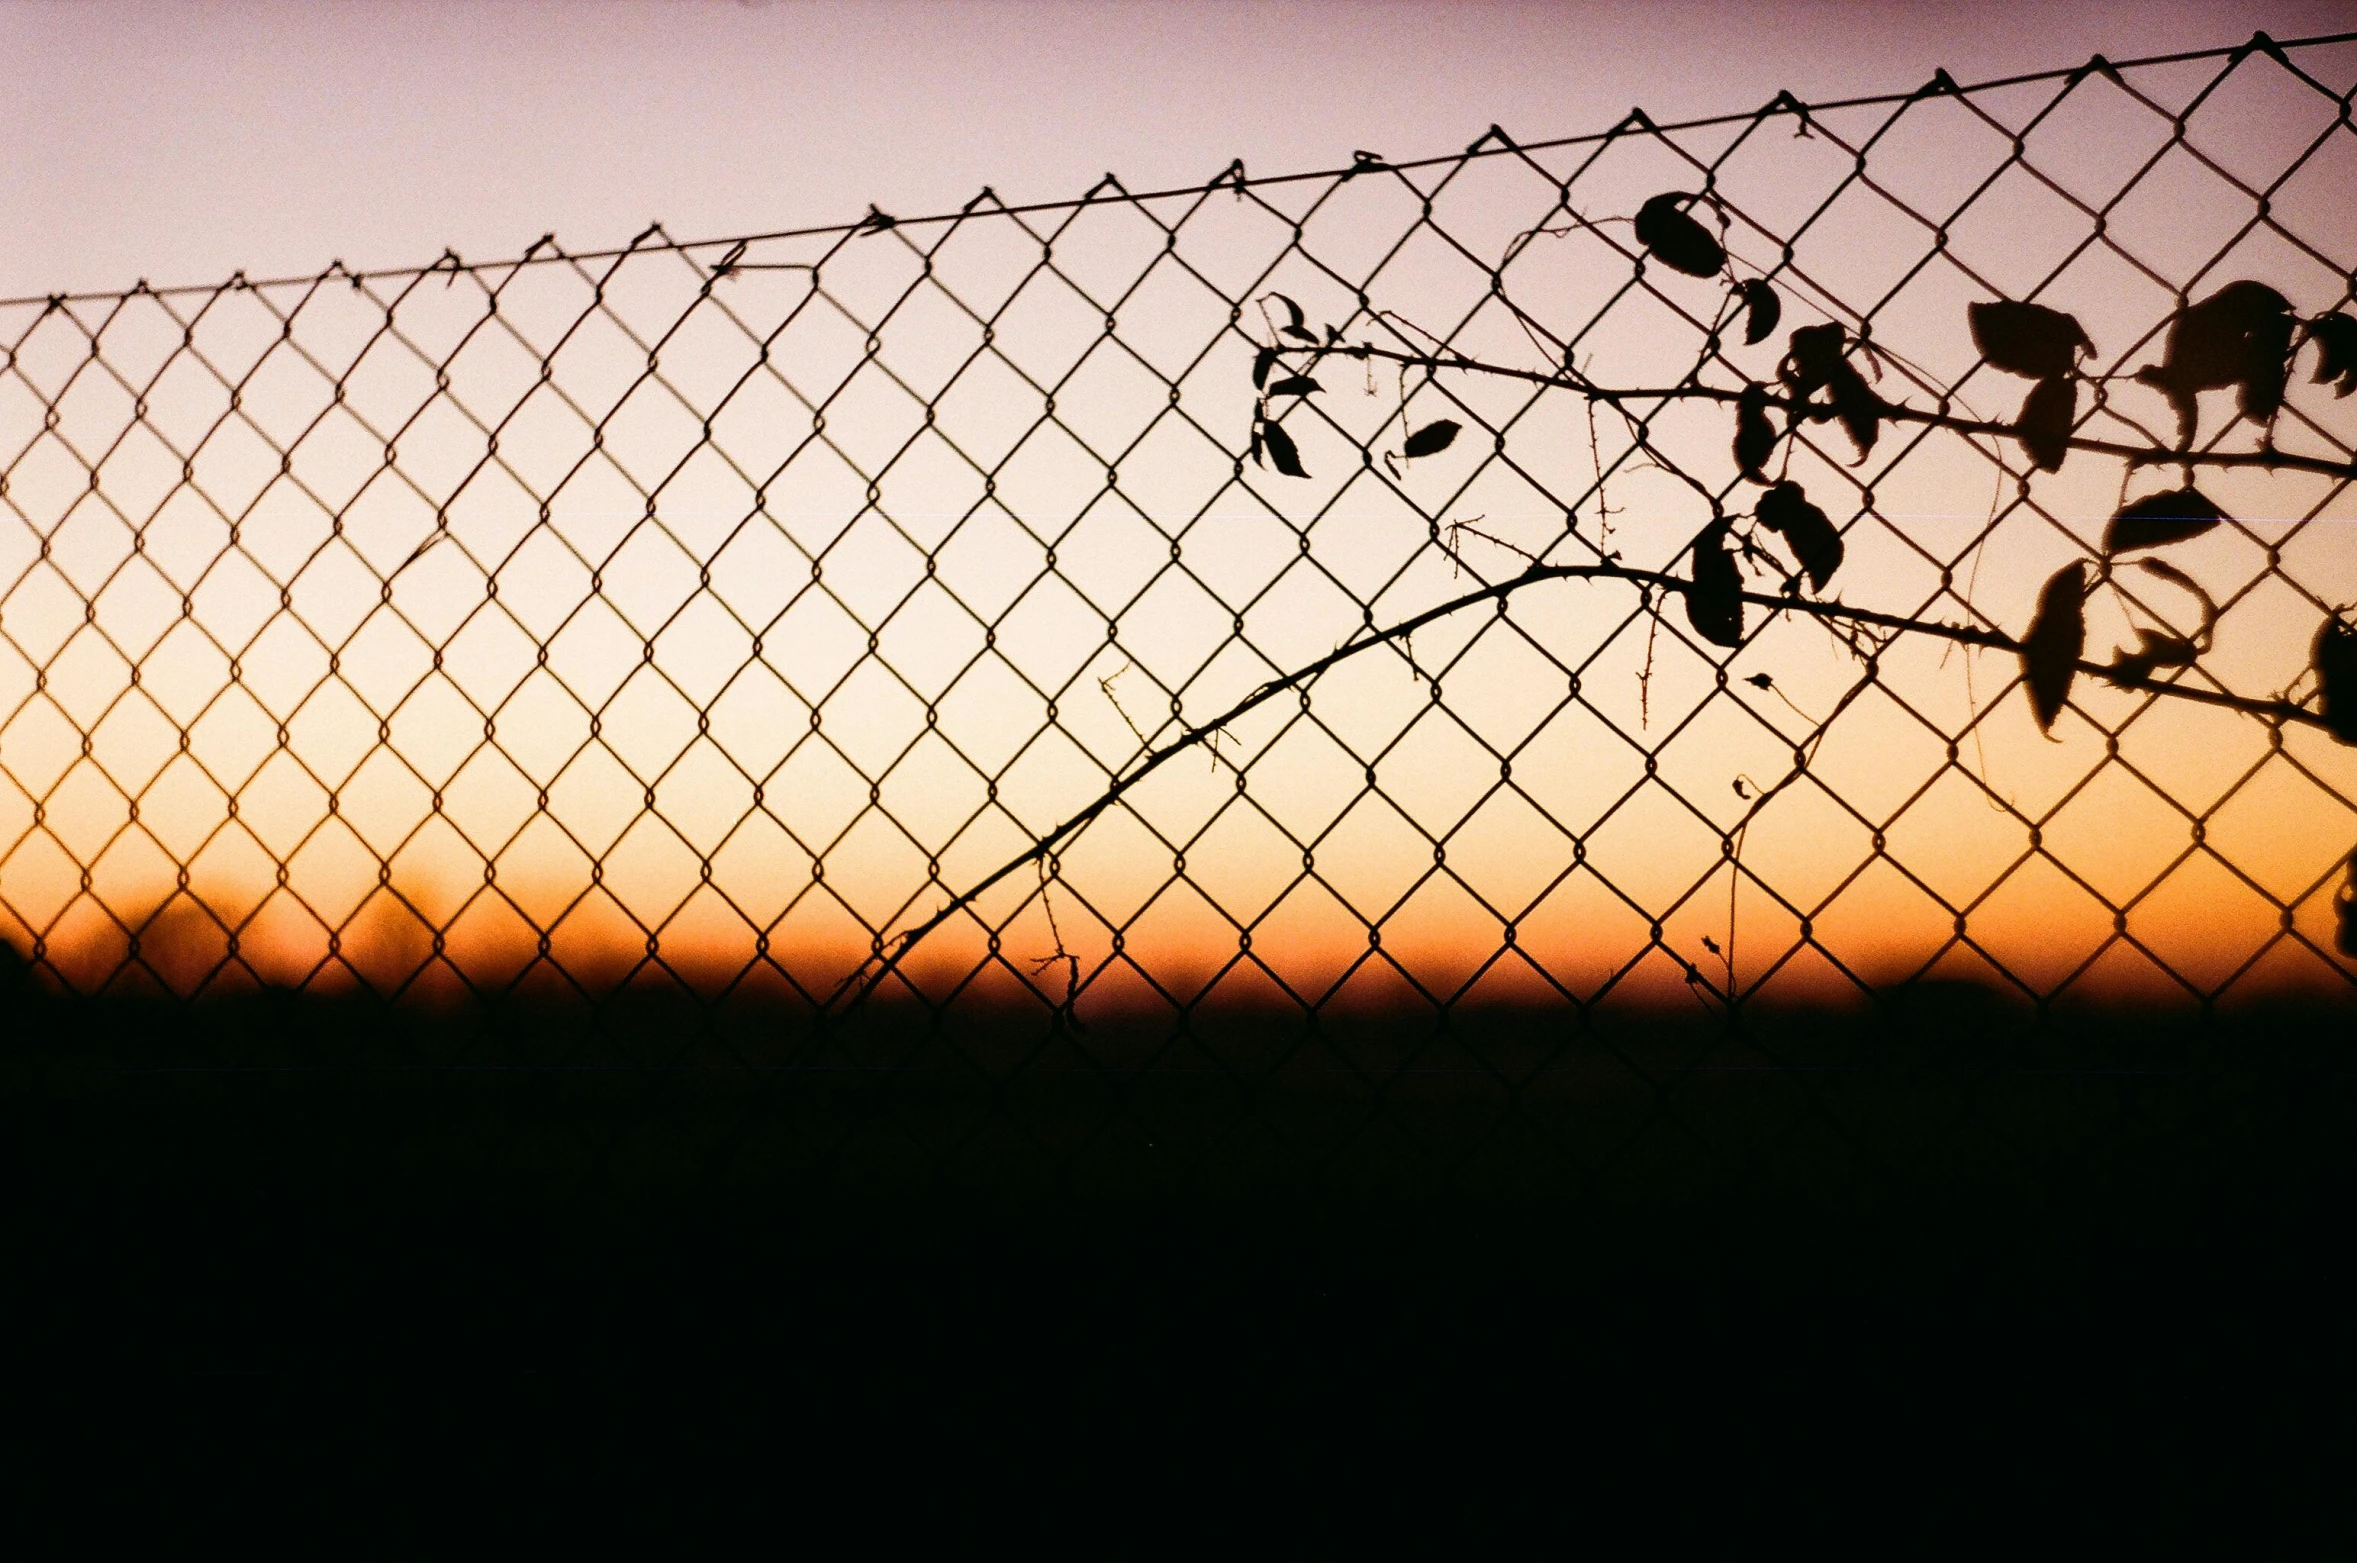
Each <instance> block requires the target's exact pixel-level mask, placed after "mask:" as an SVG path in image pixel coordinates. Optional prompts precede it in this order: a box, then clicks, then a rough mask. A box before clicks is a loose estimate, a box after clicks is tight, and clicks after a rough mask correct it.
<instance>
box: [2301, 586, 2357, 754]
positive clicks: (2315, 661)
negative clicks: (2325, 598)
mask: <svg viewBox="0 0 2357 1563" xmlns="http://www.w3.org/2000/svg"><path fill="white" fill-rule="evenodd" d="M2308 662H2309V666H2310V667H2312V668H2313V669H2314V670H2315V672H2316V687H2317V689H2318V690H2319V691H2321V692H2322V694H2323V697H2324V698H2323V702H2322V704H2321V706H2320V707H2319V709H2318V711H2317V715H2319V716H2321V717H2323V718H2324V725H2325V728H2326V730H2327V731H2329V732H2330V733H2331V734H2332V735H2333V736H2334V737H2335V738H2338V739H2339V740H2340V741H2341V742H2342V743H2345V744H2357V629H2352V628H2350V627H2349V626H2348V625H2347V624H2345V623H2343V622H2342V621H2341V619H2340V617H2339V616H2338V615H2337V614H2336V615H2335V616H2333V617H2332V618H2329V619H2326V620H2325V621H2324V623H2323V624H2322V625H2321V626H2320V627H2319V628H2318V629H2317V631H2316V643H2315V644H2314V645H2313V646H2312V647H2310V648H2309V652H2308Z"/></svg>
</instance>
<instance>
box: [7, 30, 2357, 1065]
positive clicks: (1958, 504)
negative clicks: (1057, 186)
mask: <svg viewBox="0 0 2357 1563" xmlns="http://www.w3.org/2000/svg"><path fill="white" fill-rule="evenodd" d="M2353 79H2357V35H2342V36H2337V37H2333V38H2324V39H2311V40H2303V41H2299V42H2291V43H2283V44H2277V43H2274V42H2272V41H2270V40H2268V39H2266V38H2265V37H2264V36H2261V37H2259V38H2256V39H2254V40H2252V41H2251V42H2250V43H2248V44H2244V45H2242V46H2239V47H2237V48H2234V49H2229V50H2216V51H2206V52H2201V53H2195V54H2186V55H2174V56H2165V57H2159V58H2154V59H2148V60H2136V61H2121V62H2118V63H2111V62H2107V61H2105V60H2103V59H2100V58H2098V59H2096V60H2093V61H2090V62H2088V63H2086V64H2084V65H2080V66H2077V67H2074V68H2072V69H2068V70H2058V71H2053V72H2046V73H2040V74H2036V75H2031V76H2024V77H2016V78H2010V79H2007V80H2004V81H1998V82H1990V83H1983V84H1978V85H1972V86H1963V85H1959V84H1957V83H1955V82H1953V81H1951V80H1949V79H1948V78H1947V77H1946V75H1945V74H1944V73H1943V74H1941V75H1939V76H1937V77H1935V78H1934V79H1933V80H1932V81H1931V82H1929V83H1927V84H1926V85H1925V86H1924V87H1923V88H1921V89H1919V90H1918V91H1915V92H1912V93H1907V94H1899V95H1890V96H1883V97H1875V98H1862V99H1851V100H1843V101H1840V102H1832V103H1820V104H1804V103H1801V102H1799V101H1797V100H1795V99H1793V98H1791V97H1789V96H1780V97H1779V98H1778V99H1777V100H1775V101H1774V102H1772V103H1770V104H1769V105H1767V106H1765V107H1764V108H1761V109H1759V110H1757V111H1754V112H1751V113H1745V114H1734V115H1725V116H1719V117H1714V118H1709V119H1702V120H1694V121H1689V122H1685V123H1681V124H1675V125H1662V124H1655V123H1653V122H1652V121H1650V120H1648V119H1647V118H1646V117H1645V116H1643V115H1642V114H1641V113H1634V112H1633V113H1632V114H1631V115H1630V116H1629V117H1628V118H1626V119H1625V120H1623V121H1622V122H1621V123H1619V124H1618V125H1615V126H1613V127H1611V128H1610V129H1608V130H1606V131H1603V132H1600V133H1596V134H1592V135H1584V136H1576V137H1567V138H1562V139H1556V140H1550V141H1544V142H1517V141H1516V140H1514V139H1513V138H1512V137H1510V136H1509V135H1508V134H1507V133H1506V132H1505V131H1503V130H1500V129H1498V128H1496V127H1492V128H1491V129H1490V130H1489V131H1487V132H1486V133H1484V134H1483V135H1482V136H1481V137H1479V138H1478V139H1477V140H1475V141H1474V142H1473V144H1472V145H1471V146H1469V147H1468V148H1467V149H1466V150H1465V151H1463V152H1461V153H1456V154H1451V155H1449V156H1445V157H1437V158H1426V159H1420V160H1415V161H1393V160H1389V159H1386V158H1385V157H1383V156H1381V155H1378V154H1376V153H1373V152H1361V153H1359V154H1357V155H1356V157H1355V158H1354V160H1353V162H1352V164H1351V165H1350V166H1349V167H1347V168H1341V169H1335V170H1328V171H1324V172H1319V173H1312V174H1298V175H1286V176H1282V177H1276V178H1266V177H1255V176H1252V175H1250V174H1248V173H1247V171H1246V170H1245V168H1244V167H1243V166H1242V165H1241V164H1240V163H1239V164H1236V165H1232V166H1231V167H1230V168H1229V169H1228V170H1226V171H1225V172H1223V173H1222V174H1221V175H1220V176H1219V177H1217V178H1215V179H1213V180H1212V181H1210V182H1209V183H1207V184H1205V185H1201V186H1196V187H1191V188H1188V189H1183V190H1170V191H1154V192H1147V193H1135V192H1131V191H1128V190H1127V189H1125V188H1124V187H1123V186H1122V185H1121V184H1120V183H1119V181H1117V180H1115V179H1114V178H1113V177H1112V176H1110V175H1108V176H1107V178H1106V179H1105V180H1103V181H1101V182H1100V183H1099V184H1098V185H1097V186H1095V187H1094V188H1092V189H1091V190H1090V191H1089V192H1087V194H1085V195H1084V196H1082V197H1081V198H1079V199H1077V200H1073V201H1065V202H1049V203H1038V204H1032V205H1025V206H1011V205H1007V204H1005V203H1002V202H1000V201H999V200H998V199H997V198H996V197H995V196H994V195H992V194H991V193H990V192H989V191H984V192H983V193H982V194H981V195H978V196H977V197H976V198H975V199H974V200H973V201H971V202H969V203H968V204H967V205H966V206H965V207H964V208H962V209H961V210H959V211H958V212H955V213H948V214H938V215H934V216H928V217H895V216H892V215H890V214H886V213H883V212H881V211H876V210H873V209H871V211H870V212H869V213H868V214H867V216H866V217H865V218H864V219H862V220H859V221H857V222H853V223H848V224H842V225H837V226H832V227H824V228H812V229H798V230H787V231H781V232H776V233H770V234H761V235H749V236H744V237H731V238H728V239H723V240H714V241H695V242H687V241H680V240H675V239H674V238H672V237H671V236H670V235H668V234H666V233H665V232H664V231H663V230H662V229H660V228H659V227H657V228H650V229H649V230H647V231H646V232H645V233H643V234H641V235H640V236H639V237H638V238H637V239H636V240H634V241H633V242H632V243H631V244H629V245H627V246H624V247H623V248H620V249H617V250H606V251H592V252H569V251H567V250H565V249H564V248H563V247H562V246H560V245H559V244H558V243H557V242H556V240H555V239H554V237H553V236H552V237H550V238H547V239H543V240H542V241H540V242H539V243H538V244H536V245H534V246H533V247H532V248H531V249H530V250H529V251H528V252H527V253H526V254H524V255H522V256H520V257H516V258H514V259H510V260H503V261H499V262H493V263H483V262H469V261H466V260H464V259H462V258H461V257H459V256H457V255H455V254H449V253H445V255H444V256H442V257H441V258H440V259H439V260H437V261H435V262H434V263H432V264H430V265H426V266H422V267H411V268H405V269H394V270H374V271H353V270H349V269H347V268H346V267H344V266H343V265H342V264H341V263H338V264H335V265H332V266H330V267H329V268H327V269H326V270H325V271H323V272H321V273H319V274H317V275H314V276H310V277H302V278H281V279H273V280H268V281H254V280H250V279H247V278H244V277H242V276H240V277H236V278H232V279H230V280H229V281H228V282H226V283H221V284H216V285H211V286H204V287H176V286H175V287H149V286H147V285H146V284H145V283H142V284H140V285H139V286H137V287H134V288H132V289H129V290H126V291H119V292H112V293H59V294H55V295H51V296H47V297H42V298H34V299H21V300H14V301H9V302H6V303H0V344H5V351H6V357H5V359H4V360H0V506H4V507H5V512H4V514H0V936H5V938H6V939H7V940H8V941H9V942H10V943H11V944H12V945H13V946H14V947H15V948H16V949H17V951H18V952H19V953H20V954H21V956H22V957H23V958H24V959H26V960H27V961H29V962H30V963H31V965H32V966H33V967H34V968H35V969H36V970H37V971H38V972H39V973H41V975H42V978H43V980H44V981H46V982H49V983H51V984H53V985H56V986H59V987H62V988H66V989H71V990H75V991H100V990H108V991H115V990H126V991H130V990H152V991H160V992H163V993H168V994H173V995H180V996H195V995H200V994H207V993H213V992H220V991H227V990H234V989H238V988H246V987H253V986H256V985H262V986H281V987H296V988H307V989H321V990H343V989H354V988H358V989H365V990H368V991H371V992H375V993H378V994H382V995H387V996H409V995H427V994H436V993H441V994H451V995H458V996H462V997H464V996H469V995H471V996H474V997H477V998H481V997H486V996H494V997H495V996H497V995H501V994H510V993H518V992H537V991H542V990H556V991H564V992H569V993H573V994H577V995H595V994H598V993H602V992H606V991H609V990H611V989H612V988H613V987H614V986H615V985H617V984H623V983H631V982H641V981H658V982H668V983H675V984H680V985H683V986H684V987H685V988H687V989H690V990H692V991H694V992H696V993H699V994H703V995H706V996H711V995H716V994H737V993H758V994H762V995H769V996H774V997H777V998H780V999H782V1000H784V1001H787V1002H791V1003H795V1004H800V1005H804V1006H807V1007H810V1008H812V1009H828V1008H835V1009H840V1008H843V1007H846V1006H851V1005H856V1004H857V1003H858V1002H859V1001H860V999H861V997H862V996H863V995H866V994H869V993H872V992H878V991H883V990H887V989H888V990H890V991H893V992H900V991H903V990H905V989H910V988H913V989H915V990H917V991H919V992H921V993H923V994H925V995H927V996H928V998H929V999H930V1000H932V1001H935V1002H938V1001H940V1000H942V999H944V998H946V997H948V996H951V995H955V994H960V993H967V992H976V993H986V994H1001V995H1014V996H1018V997H1019V996H1023V995H1029V996H1031V997H1032V998H1033V999H1034V1000H1036V1002H1038V1003H1039V1004H1040V1005H1042V1006H1044V1007H1045V1008H1046V1009H1048V1010H1049V1011H1052V1012H1053V1013H1055V1014H1057V1015H1059V1016H1063V1017H1067V1018H1075V1019H1076V1018H1078V1017H1079V1016H1081V1015H1083V1014H1085V1013H1087V1012H1088V1011H1090V1009H1091V1008H1092V1007H1104V1008H1106V1009H1109V1010H1110V1009H1133V1010H1134V1009H1136V1008H1138V1007H1141V1006H1143V1007H1146V1008H1149V1009H1151V1008H1156V1007H1165V1006H1172V1005H1175V1006H1179V1007H1182V1008H1184V1007H1187V1006H1191V1005H1194V1004H1197V1003H1199V1002H1203V1001H1205V1000H1207V999H1210V1000H1230V1001H1234V1002H1236V1003H1239V1004H1275V1005H1278V1006H1281V1007H1286V1008H1293V1009H1308V1010H1313V1011H1314V1010H1318V1009H1322V1008H1324V1007H1327V1006H1330V1005H1337V1004H1343V1005H1349V1004H1365V1005H1368V1006H1372V1007H1377V1008H1383V1007H1393V1008H1396V1007H1397V1006H1400V1005H1402V1004H1406V1005H1410V1006H1430V1005H1440V1006H1449V1005H1454V1004H1459V1003H1465V1002H1479V1001H1484V1000H1490V999H1499V1000H1513V1001H1529V1000H1534V999H1537V1000H1545V1001H1548V1002H1559V1001H1565V1000H1568V1001H1571V1002H1573V1003H1575V1004H1578V1005H1582V1006H1586V1005H1590V1004H1593V1003H1595V1002H1598V1001H1600V1000H1605V999H1608V998H1610V997H1612V996H1614V995H1626V996H1630V997H1633V998H1637V999H1640V1000H1644V1001H1647V1002H1652V1001H1668V1002H1674V1003H1678V1004H1680V1005H1684V1006H1687V1007H1689V1008H1691V1007H1693V1006H1695V1005H1700V1006H1701V1007H1702V1008H1704V1009H1708V1010H1713V1011H1720V1010H1724V1009H1727V1008H1730V1007H1732V1006H1735V1005H1738V1004H1741V1003H1744V1002H1747V1001H1751V1000H1756V999H1759V998H1763V997H1765V998H1776V997H1782V996H1789V997H1795V998H1806V999H1811V1000H1823V999H1826V998H1829V997H1839V996H1841V995H1846V994H1856V993H1860V992H1874V991H1880V990H1883V989H1886V988H1888V987H1889V986H1891V985H1892V984H1896V983H1905V982H1913V981H1920V980H1924V979H1931V978H1958V979H1964V980H1969V981H1973V982H1978V983H1983V984H1987V985H1990V986H1993V987H1997V988H2002V989H2009V990H2013V991H2018V992H2020V993H2023V994H2026V995H2028V996H2030V997H2031V998H2032V999H2034V1000H2036V1001H2037V1002H2039V1003H2041V1004H2043V1003H2046V1002H2050V1001H2052V1000H2053V999H2055V998H2056V997H2058V996H2061V995H2065V994H2076V993H2085V994H2090V995H2095V996H2099V997H2106V996H2119V995H2136V996H2139V997H2146V998H2150V997H2156V996H2176V997H2178V998H2180V999H2184V1000H2187V1001H2190V1002H2194V1003H2198V1004H2200V1005H2204V1006H2206V1005H2209V1004H2212V1003H2215V1002H2217V1001H2218V1000H2220V999H2221V998H2226V997H2230V996H2233V995H2236V994H2242V993H2281V992H2286V991H2327V992H2332V993H2336V994H2345V993H2346V992H2347V990H2348V987H2349V983H2350V979H2351V976H2352V967H2351V966H2350V964H2349V961H2348V959H2347V958H2346V955H2347V952H2349V950H2350V948H2351V944H2350V940H2351V937H2352V936H2351V935H2350V934H2349V933H2348V932H2347V928H2348V919H2349V917H2350V915H2351V914H2350V913H2349V912H2348V911H2347V910H2346V905H2347V900H2348V897H2349V895H2350V894H2351V891H2350V890H2349V889H2347V888H2345V886H2346V884H2347V879H2346V870H2345V869H2344V863H2345V862H2346V861H2347V860H2348V859H2349V857H2350V854H2351V849H2352V847H2357V762H2353V761H2352V757H2351V756H2352V753H2353V751H2352V750H2351V749H2350V748H2349V747H2348V746H2347V743H2346V740H2347V738H2348V735H2349V723H2350V721H2351V718H2350V716H2349V715H2348V712H2349V710H2350V707H2351V706H2352V705H2357V694H2341V695H2340V696H2339V699H2340V704H2338V705H2337V706H2336V704H2335V700H2334V697H2335V695H2336V693H2337V692H2338V689H2339V688H2340V687H2343V686H2340V685H2336V683H2335V680H2349V681H2351V682H2357V673H2351V672H2347V671H2342V670H2343V669H2345V668H2346V667H2347V666H2348V660H2347V659H2348V658H2349V656H2350V653H2349V651H2348V649H2347V647H2348V646H2349V645H2350V644H2351V643H2352V637H2351V636H2350V633H2349V632H2347V631H2345V630H2343V629H2341V628H2340V625H2341V623H2342V621H2341V620H2340V619H2339V618H2338V617H2337V615H2340V614H2342V613H2344V612H2345V611H2346V610H2347V608H2348V606H2349V605H2350V604H2351V603H2352V602H2357V548H2353V547H2352V546H2351V544H2350V540H2349V535H2348V533H2347V530H2346V528H2345V527H2341V526H2339V525H2337V524H2336V523H2338V522H2340V521H2345V520H2347V519H2349V518H2350V517H2351V515H2352V510H2353V502H2352V499H2351V492H2350V482H2351V478H2352V476H2357V469H2353V468H2352V465H2351V463H2352V449H2353V447H2357V423H2353V421H2352V414H2351V409H2352V407H2353V406H2357V403H2352V402H2350V401H2347V400H2343V399H2341V397H2342V396H2345V394H2346V392H2347V391H2348V389H2349V388H2350V387H2351V386H2352V385H2357V341H2353V340H2352V337H2353V336H2357V325H2335V324H2332V323H2331V322H2334V321H2336V320H2337V321H2342V322H2350V321H2352V319H2353V317H2352V316H2350V315H2349V314H2347V313H2345V311H2346V310H2347V308H2348V306H2349V304H2350V302H2351V300H2352V298H2353V297H2357V270H2353V268H2357V206H2353V205H2352V203H2351V202H2350V201H2349V199H2348V191H2349V190H2350V189H2352V188H2357V128H2353V126H2352V121H2351V92H2352V88H2351V83H2352V80H2353ZM2252 286H2255V287H2256V288H2257V289H2258V291H2257V292H2252V291H2249V289H2250V287H2252ZM2238 289H2239V291H2238ZM1996 303H2012V304H2021V305H2034V306H2036V308H2035V309H2033V310H2028V311H2014V312H2011V313H2006V312H2002V311H2001V312H1999V313H1996V314H1988V313H1985V312H1984V313H1982V314H1977V315H1976V314H1975V313H1974V312H1973V309H1972V306H1975V305H1984V306H1985V305H1989V304H1996ZM2205 308H2207V309H2208V310H2209V313H2207V314H2203V313H2201V311H2202V310H2203V309H2205ZM2229 327H2230V328H2231V329H2228V328H2229ZM2222 333H2223V334H2222ZM2219 342H2227V343H2229V346H2228V347H2227V348H2219V347H2218V346H2217V344H2218V343H2219ZM2205 352H2207V353H2208V354H2209V356H2208V357H2207V358H2205V357H2204V356H2203V355H2204V353H2205ZM2270 355H2271V356H2270ZM2269 363H2272V365H2273V368H2272V369H2269V368H2268V367H2267V365H2268V364H2269ZM2311 371H2312V373H2311ZM2287 373H2288V374H2289V375H2290V376H2291V378H2289V379H2288V380H2287V378H2286V376H2287ZM2336 391H2338V392H2339V393H2341V395H2336V394H2335V392H2336ZM2335 659H2340V660H2335ZM2336 895H2337V896H2338V897H2339V907H2338V908H2336ZM2336 941H2338V943H2337V945H2336Z"/></svg>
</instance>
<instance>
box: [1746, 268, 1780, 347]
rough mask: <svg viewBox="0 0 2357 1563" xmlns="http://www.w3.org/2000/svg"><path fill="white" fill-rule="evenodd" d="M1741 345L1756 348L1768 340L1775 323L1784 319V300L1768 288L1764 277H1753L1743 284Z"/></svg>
mask: <svg viewBox="0 0 2357 1563" xmlns="http://www.w3.org/2000/svg"><path fill="white" fill-rule="evenodd" d="M1740 291H1741V292H1742V294H1743V345H1744V346H1746V347H1757V346H1759V344H1760V343H1762V342H1765V341H1766V340H1768V337H1769V335H1770V334H1771V333H1772V332H1774V331H1775V329H1776V323H1777V322H1778V321H1780V320H1782V319H1783V318H1784V300H1782V299H1780V298H1778V297H1777V296H1776V290H1775V289H1774V288H1772V287H1770V286H1768V280H1767V279H1766V278H1765V277H1754V278H1752V279H1751V280H1750V281H1749V282H1746V283H1745V284H1743V287H1742V289H1741V290H1740Z"/></svg>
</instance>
